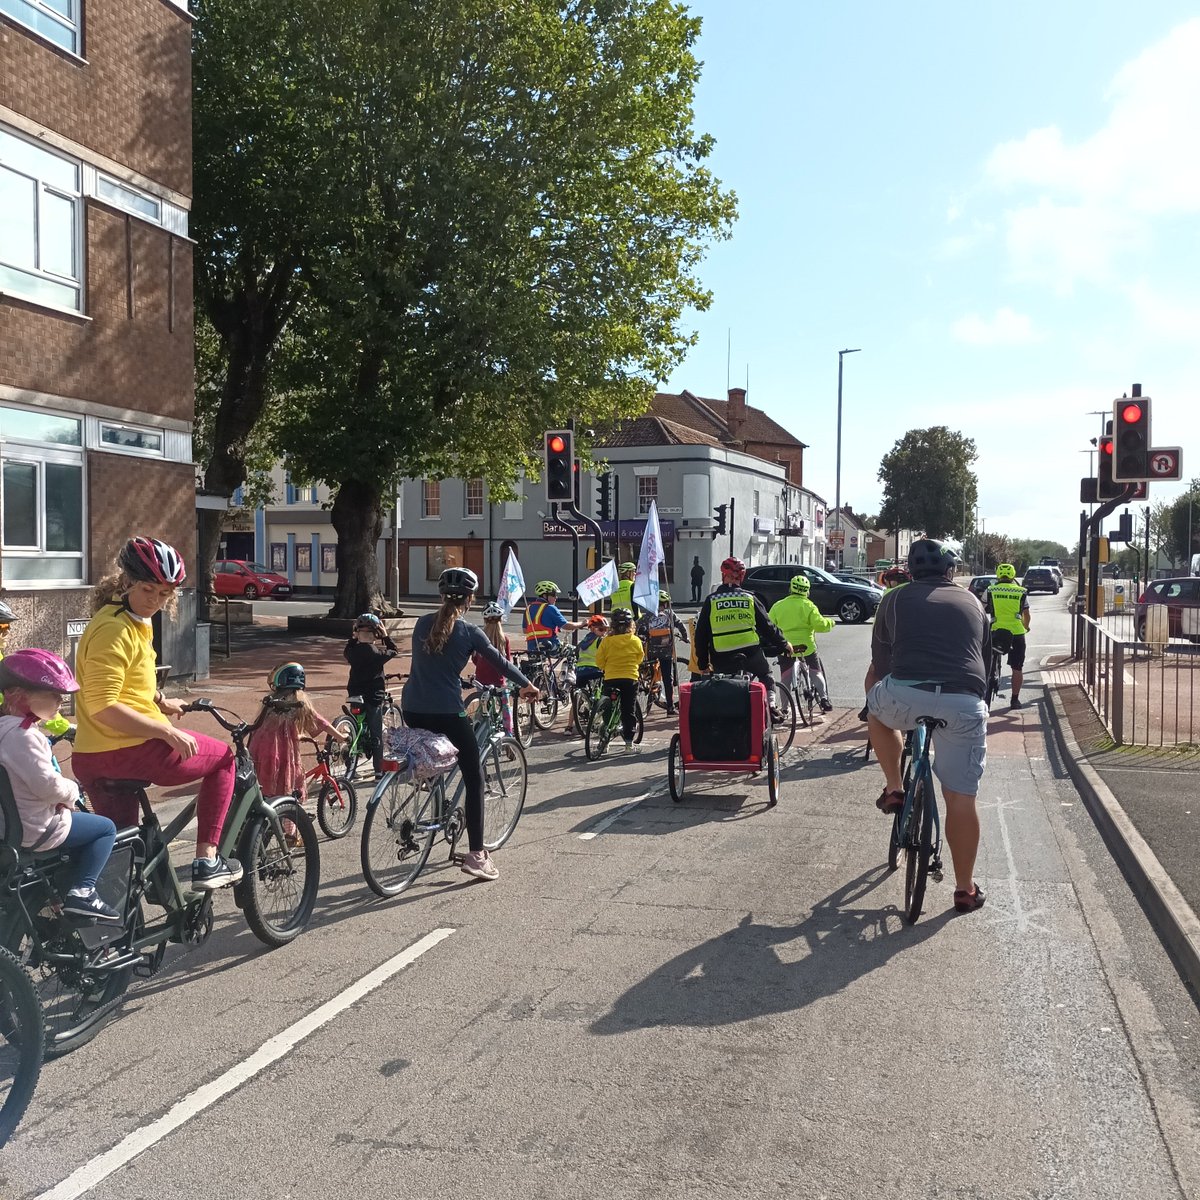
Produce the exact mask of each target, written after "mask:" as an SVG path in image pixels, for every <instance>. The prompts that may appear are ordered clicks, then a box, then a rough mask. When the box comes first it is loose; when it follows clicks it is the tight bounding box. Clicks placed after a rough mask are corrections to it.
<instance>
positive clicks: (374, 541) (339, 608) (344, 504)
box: [330, 479, 383, 617]
mask: <svg viewBox="0 0 1200 1200" xmlns="http://www.w3.org/2000/svg"><path fill="white" fill-rule="evenodd" d="M330 516H331V518H332V521H333V528H334V529H335V530H336V531H337V536H338V581H337V593H336V596H335V598H334V602H333V612H332V613H331V614H330V615H331V616H334V617H355V616H357V615H358V614H359V613H363V612H369V611H371V610H372V609H376V608H381V607H382V605H383V592H382V591H381V590H380V587H379V556H378V554H377V553H376V550H377V547H378V544H379V537H380V535H381V534H382V532H383V492H382V490H381V489H380V487H379V485H378V484H375V483H364V482H362V481H361V480H358V479H347V480H346V481H345V482H344V483H343V484H342V485H341V487H339V488H338V493H337V496H336V498H335V499H334V501H333V512H332V513H331V514H330Z"/></svg>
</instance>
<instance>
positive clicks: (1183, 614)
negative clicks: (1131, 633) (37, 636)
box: [1136, 575, 1200, 642]
mask: <svg viewBox="0 0 1200 1200" xmlns="http://www.w3.org/2000/svg"><path fill="white" fill-rule="evenodd" d="M1151 604H1165V605H1166V606H1167V629H1168V635H1169V636H1170V637H1185V638H1188V639H1189V640H1191V641H1193V642H1200V579H1196V578H1194V577H1193V576H1190V575H1188V576H1184V577H1182V578H1179V579H1156V580H1155V581H1154V582H1153V583H1152V584H1150V586H1149V587H1148V588H1146V590H1145V591H1144V592H1143V593H1142V594H1141V596H1140V597H1139V599H1138V602H1137V610H1136V612H1137V617H1136V623H1137V635H1138V639H1139V640H1140V641H1143V642H1144V641H1145V640H1146V612H1147V610H1148V609H1149V607H1150V605H1151Z"/></svg>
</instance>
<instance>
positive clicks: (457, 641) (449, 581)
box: [401, 567, 538, 879]
mask: <svg viewBox="0 0 1200 1200" xmlns="http://www.w3.org/2000/svg"><path fill="white" fill-rule="evenodd" d="M478 587H479V578H478V576H477V575H476V574H475V572H474V571H468V570H467V569H466V568H465V567H449V568H448V569H447V570H445V571H443V572H442V574H441V577H440V578H439V579H438V592H439V593H440V594H441V597H442V605H441V607H440V608H439V609H438V610H437V611H436V612H432V613H426V614H425V615H424V616H423V617H421V618H419V619H418V621H417V624H416V627H415V628H414V629H413V635H412V667H411V669H410V671H409V675H408V679H407V681H406V682H405V684H404V693H403V696H402V698H401V704H402V707H403V709H404V723H405V724H406V725H407V726H408V727H409V728H410V729H428V730H429V731H430V732H431V733H440V734H443V735H444V736H446V737H447V738H449V739H450V741H452V742H453V743H454V747H455V749H456V750H457V751H458V767H459V770H460V771H461V772H462V780H463V785H464V787H465V790H466V803H465V808H466V811H467V840H468V844H469V846H470V853H469V854H467V855H465V856H464V858H463V861H462V870H463V872H464V874H467V875H471V876H473V877H474V878H475V879H498V878H499V876H500V872H499V871H498V870H497V869H496V865H495V863H493V862H492V860H491V857H490V856H489V855H488V852H487V851H486V850H485V849H484V846H483V768H482V767H481V765H480V762H479V746H478V744H477V743H476V741H475V730H474V728H473V727H472V725H471V720H470V718H469V717H468V716H467V714H466V713H465V712H464V711H463V702H462V672H463V668H464V667H465V666H466V665H467V661H468V659H470V657H471V656H472V655H473V654H479V655H481V656H482V657H483V658H485V659H486V660H487V661H488V662H490V663H491V664H492V665H493V666H494V667H495V668H496V669H497V670H498V671H499V672H500V673H501V674H503V675H504V677H505V678H506V679H510V680H511V681H512V682H513V683H515V684H517V686H518V687H519V688H520V689H521V691H520V696H521V698H522V699H523V700H536V699H537V696H538V690H537V688H535V687H534V686H533V685H532V684H531V683H530V682H529V680H528V679H526V678H525V676H524V675H522V674H521V672H520V671H518V670H517V668H516V667H514V666H513V665H512V663H510V662H508V661H507V660H506V659H505V658H504V656H503V655H502V654H501V653H500V651H499V650H497V649H496V647H495V646H493V645H492V643H491V642H490V641H488V639H487V637H486V636H485V635H484V633H483V630H482V629H479V628H478V627H477V626H475V625H470V624H468V623H467V622H466V621H465V620H464V617H465V616H466V614H467V610H468V609H469V608H470V607H471V601H472V600H474V599H475V592H476V590H477V589H478Z"/></svg>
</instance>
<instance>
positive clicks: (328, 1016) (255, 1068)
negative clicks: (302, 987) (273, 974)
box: [36, 929, 455, 1200]
mask: <svg viewBox="0 0 1200 1200" xmlns="http://www.w3.org/2000/svg"><path fill="white" fill-rule="evenodd" d="M454 932H455V931H454V930H453V929H435V930H433V932H432V933H427V934H426V935H425V936H424V937H423V938H421V940H420V941H419V942H414V943H413V944H412V945H411V946H409V947H408V949H407V950H401V951H400V953H399V954H396V955H393V956H392V957H391V958H389V959H388V960H387V962H385V963H382V964H381V965H380V966H378V967H376V968H375V970H373V971H372V972H370V974H368V975H364V976H363V977H362V978H361V979H360V980H359V981H358V982H357V983H352V984H351V985H350V986H349V987H348V988H346V990H345V991H343V992H339V993H338V994H337V995H336V996H334V997H333V999H332V1000H328V1001H326V1002H325V1003H324V1004H322V1005H321V1007H320V1008H317V1009H314V1010H313V1011H312V1012H311V1013H309V1014H308V1016H306V1017H303V1018H301V1019H300V1020H299V1021H297V1022H296V1023H295V1024H294V1025H292V1026H291V1027H290V1028H288V1029H285V1030H284V1031H283V1032H282V1033H277V1034H276V1035H275V1036H274V1037H273V1038H270V1039H268V1040H267V1041H265V1042H264V1043H263V1044H262V1045H261V1046H260V1047H259V1048H258V1049H257V1050H256V1051H255V1052H254V1053H253V1054H252V1055H250V1057H249V1058H247V1059H245V1060H244V1061H242V1062H240V1063H237V1064H236V1065H235V1066H232V1067H230V1068H229V1070H228V1071H226V1072H225V1073H224V1074H222V1075H218V1076H217V1078H216V1079H214V1080H212V1081H211V1082H209V1083H206V1084H204V1086H203V1087H199V1088H197V1089H196V1090H195V1091H194V1092H192V1093H191V1095H188V1096H184V1098H183V1099H182V1100H180V1101H179V1102H178V1103H177V1104H176V1105H175V1106H174V1107H173V1108H171V1110H170V1111H169V1112H167V1113H166V1114H165V1115H164V1116H161V1117H159V1119H158V1120H157V1121H153V1122H151V1123H150V1124H149V1125H146V1126H144V1127H143V1128H141V1129H138V1130H135V1131H134V1132H133V1133H131V1134H130V1135H129V1136H128V1137H126V1138H123V1139H122V1140H121V1141H120V1142H118V1143H117V1144H116V1145H115V1146H114V1147H113V1148H112V1149H111V1150H107V1151H105V1152H104V1153H103V1154H100V1155H98V1156H97V1157H96V1158H93V1159H92V1160H91V1161H90V1162H87V1163H84V1164H83V1166H82V1167H80V1168H79V1169H78V1170H76V1171H73V1172H72V1173H71V1174H70V1175H68V1176H67V1178H66V1179H64V1180H63V1181H62V1182H61V1183H59V1184H56V1185H55V1186H54V1187H52V1188H51V1189H50V1190H49V1191H48V1192H42V1193H41V1195H39V1196H37V1197H36V1200H76V1198H77V1197H79V1196H82V1195H83V1194H84V1193H85V1192H90V1191H91V1190H92V1188H94V1187H95V1186H96V1185H97V1184H99V1183H102V1182H103V1181H104V1180H105V1179H107V1178H108V1177H109V1176H110V1175H111V1174H112V1173H113V1172H114V1171H119V1170H120V1169H121V1168H122V1167H123V1166H125V1165H126V1164H127V1163H129V1162H131V1161H132V1160H133V1159H135V1158H137V1156H138V1155H139V1154H141V1153H142V1152H143V1151H145V1150H149V1149H150V1147H151V1146H153V1145H155V1144H156V1143H157V1142H161V1141H162V1139H163V1138H165V1137H166V1136H167V1135H168V1134H170V1133H173V1132H174V1131H175V1130H176V1129H178V1128H179V1127H180V1126H181V1125H183V1124H185V1123H186V1122H188V1121H190V1120H191V1119H192V1118H193V1117H195V1116H198V1115H199V1114H200V1113H202V1112H203V1111H204V1110H205V1109H206V1108H210V1107H211V1106H212V1105H214V1104H216V1102H217V1101H218V1100H220V1099H221V1098H222V1097H223V1096H227V1095H229V1093H230V1092H232V1091H234V1090H235V1089H236V1088H239V1087H241V1085H242V1084H243V1083H246V1082H247V1081H248V1080H250V1079H253V1078H254V1076H255V1075H257V1074H258V1073H259V1072H260V1071H263V1070H265V1069H266V1068H267V1067H269V1066H270V1065H271V1064H272V1063H274V1062H277V1061H278V1060H279V1059H281V1058H282V1057H283V1056H284V1055H285V1054H287V1053H288V1052H289V1051H290V1050H292V1049H293V1048H294V1047H295V1046H297V1045H298V1044H299V1043H300V1042H302V1041H303V1040H304V1039H305V1038H306V1037H308V1036H309V1035H310V1034H313V1033H315V1032H316V1031H317V1030H318V1029H320V1028H321V1026H322V1025H325V1024H328V1022H330V1021H332V1020H333V1018H334V1017H336V1016H338V1015H339V1014H340V1013H343V1012H345V1010H346V1009H348V1008H349V1007H350V1006H351V1005H352V1004H355V1003H356V1002H357V1001H359V1000H361V999H362V998H363V997H364V996H365V995H367V993H368V992H372V991H374V990H375V988H377V987H379V985H380V984H382V983H386V982H387V981H388V980H389V979H390V978H391V977H392V976H393V975H395V974H396V973H397V972H398V971H402V970H404V968H405V967H407V966H409V965H410V964H411V963H413V962H415V961H416V960H417V959H418V958H420V957H421V955H422V954H424V953H425V951H426V950H432V949H433V947H434V946H436V945H437V944H438V943H439V942H442V941H445V939H446V938H448V937H449V936H450V935H451V934H452V933H454Z"/></svg>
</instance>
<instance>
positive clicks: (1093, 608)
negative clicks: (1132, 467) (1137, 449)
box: [1076, 483, 1137, 687]
mask: <svg viewBox="0 0 1200 1200" xmlns="http://www.w3.org/2000/svg"><path fill="white" fill-rule="evenodd" d="M1136 491H1137V484H1132V483H1131V484H1127V485H1126V487H1125V489H1124V491H1123V492H1122V493H1121V495H1119V496H1117V497H1116V499H1114V500H1106V501H1105V502H1104V503H1103V504H1101V505H1099V506H1098V507H1097V508H1096V510H1095V511H1094V512H1093V513H1092V515H1091V517H1090V518H1089V519H1088V523H1087V529H1088V572H1087V615H1088V616H1089V617H1091V618H1092V620H1093V621H1098V620H1099V619H1100V618H1101V617H1102V616H1103V615H1104V614H1103V613H1102V612H1101V611H1100V588H1099V583H1100V526H1101V522H1102V521H1103V520H1104V518H1105V517H1109V516H1111V515H1112V514H1113V513H1114V512H1116V510H1117V509H1118V508H1120V507H1121V505H1122V504H1128V503H1129V501H1130V500H1132V499H1133V495H1134V493H1135V492H1136ZM1076 611H1078V604H1077V605H1076ZM1085 665H1086V667H1087V677H1088V686H1089V687H1094V686H1095V683H1096V627H1095V626H1094V625H1089V626H1088V627H1087V655H1086V663H1085Z"/></svg>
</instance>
